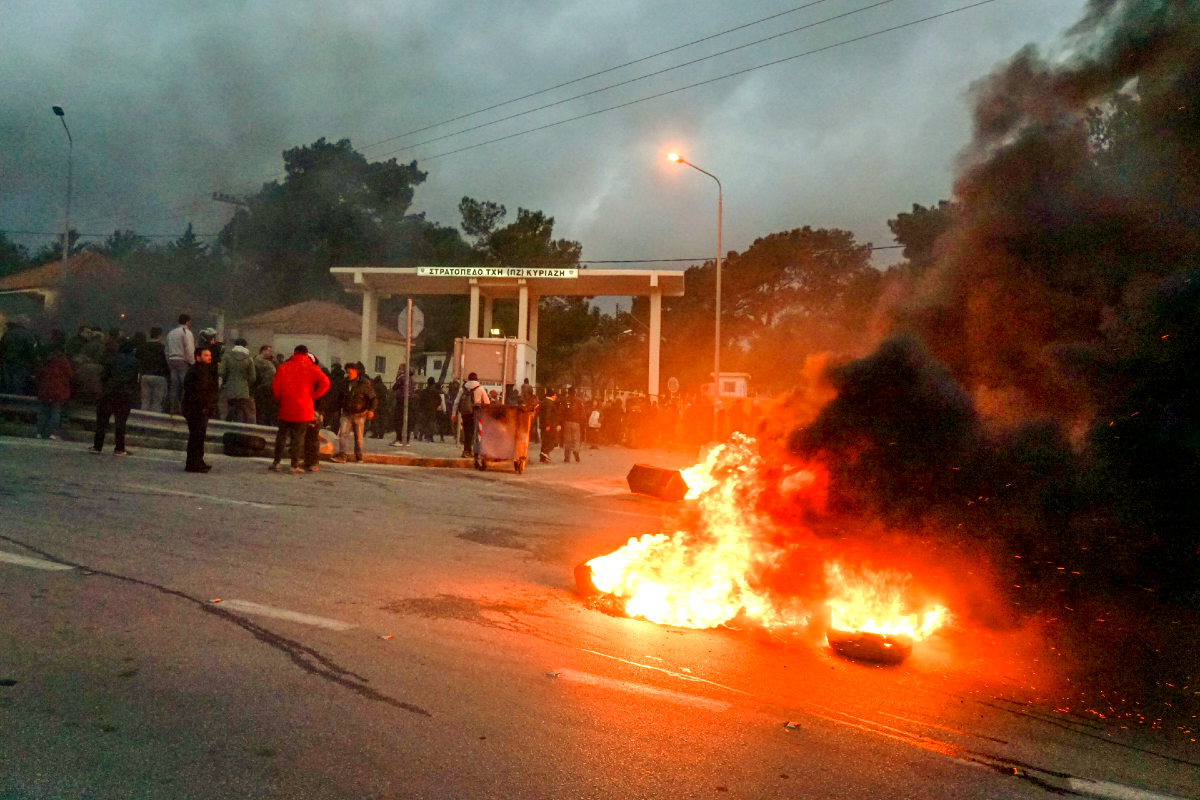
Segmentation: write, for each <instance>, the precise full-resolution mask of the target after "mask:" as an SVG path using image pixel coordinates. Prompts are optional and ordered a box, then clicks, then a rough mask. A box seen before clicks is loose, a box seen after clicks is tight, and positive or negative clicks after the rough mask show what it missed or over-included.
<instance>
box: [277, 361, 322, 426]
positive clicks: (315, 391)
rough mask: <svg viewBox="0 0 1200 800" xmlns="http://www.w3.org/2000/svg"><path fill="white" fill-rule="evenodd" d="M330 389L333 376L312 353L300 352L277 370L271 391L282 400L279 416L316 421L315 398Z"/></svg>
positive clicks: (286, 418) (285, 420) (290, 419)
mask: <svg viewBox="0 0 1200 800" xmlns="http://www.w3.org/2000/svg"><path fill="white" fill-rule="evenodd" d="M327 391H329V378H328V377H326V376H325V373H324V372H322V371H321V368H320V367H318V366H317V365H316V364H314V363H313V362H312V359H310V358H309V357H308V356H306V355H304V354H301V353H297V354H295V355H293V356H292V357H291V358H289V359H288V360H287V361H285V362H283V364H281V365H280V366H279V369H278V370H276V371H275V380H274V381H272V382H271V392H272V393H273V394H274V395H275V399H276V400H277V401H278V402H279V419H281V420H283V421H284V422H312V420H313V416H314V413H315V409H314V407H313V401H314V400H316V399H317V398H318V397H320V396H321V395H323V394H325V392H327Z"/></svg>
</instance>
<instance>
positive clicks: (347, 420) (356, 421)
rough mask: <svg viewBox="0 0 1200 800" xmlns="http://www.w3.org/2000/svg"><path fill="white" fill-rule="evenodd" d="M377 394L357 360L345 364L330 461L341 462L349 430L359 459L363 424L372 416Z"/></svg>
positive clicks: (348, 442)
mask: <svg viewBox="0 0 1200 800" xmlns="http://www.w3.org/2000/svg"><path fill="white" fill-rule="evenodd" d="M378 403H379V398H378V397H377V396H376V395H375V386H374V385H373V384H372V383H371V379H370V378H368V377H367V376H366V370H365V369H363V365H362V364H360V363H354V364H347V365H346V385H345V388H344V389H343V390H342V395H341V406H342V407H341V412H342V416H341V421H340V422H339V423H338V440H337V442H338V446H337V453H335V454H334V456H333V459H332V461H334V463H337V464H345V463H346V456H347V454H348V452H349V450H350V434H351V433H353V434H354V460H355V461H356V462H358V461H362V460H363V428H364V427H365V426H366V424H367V420H369V419H374V417H375V409H376V407H377V405H378Z"/></svg>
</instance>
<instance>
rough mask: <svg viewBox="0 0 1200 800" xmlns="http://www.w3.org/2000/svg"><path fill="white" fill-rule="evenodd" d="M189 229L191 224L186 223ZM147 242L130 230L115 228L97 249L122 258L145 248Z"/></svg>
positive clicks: (112, 256)
mask: <svg viewBox="0 0 1200 800" xmlns="http://www.w3.org/2000/svg"><path fill="white" fill-rule="evenodd" d="M191 229H192V226H191V225H188V231H189V232H190V231H191ZM149 243H150V240H149V239H147V238H146V237H144V236H138V235H137V233H136V232H134V231H132V230H123V231H122V230H115V231H113V232H112V236H109V237H108V238H107V239H105V240H104V243H103V244H102V245H100V247H99V250H100V252H102V253H104V254H105V255H107V256H109V257H111V258H123V257H125V256H127V255H130V254H132V253H136V252H138V251H139V250H145V249H146V247H147V245H149Z"/></svg>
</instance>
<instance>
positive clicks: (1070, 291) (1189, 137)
mask: <svg viewBox="0 0 1200 800" xmlns="http://www.w3.org/2000/svg"><path fill="white" fill-rule="evenodd" d="M1198 18H1200V6H1198V5H1197V4H1196V3H1195V2H1191V3H1179V2H1174V1H1173V0H1158V1H1157V2H1135V3H1114V2H1108V0H1094V2H1092V3H1090V4H1089V6H1088V9H1087V13H1086V15H1085V17H1084V19H1083V21H1081V22H1080V23H1079V24H1078V25H1076V26H1075V27H1074V28H1073V29H1072V31H1071V34H1070V37H1069V38H1068V40H1067V44H1068V47H1069V51H1070V52H1071V53H1072V55H1071V56H1070V57H1069V58H1067V59H1066V60H1065V61H1059V62H1050V61H1047V60H1046V59H1044V58H1043V57H1041V56H1040V55H1039V54H1038V53H1037V52H1036V50H1034V49H1033V48H1031V47H1029V48H1025V49H1023V50H1022V51H1020V52H1019V53H1018V54H1017V55H1016V56H1014V57H1013V59H1012V60H1011V61H1010V62H1009V63H1007V64H1006V65H1004V66H1003V67H1001V68H1000V69H998V70H997V71H995V72H994V73H993V74H992V75H990V76H989V77H987V78H985V79H984V80H981V81H979V82H977V83H976V84H975V86H974V87H973V89H972V96H973V100H974V108H973V118H974V123H975V136H974V140H973V141H972V143H971V145H970V147H969V148H968V149H967V150H966V152H965V153H964V154H963V155H962V157H961V160H960V171H959V176H958V179H957V181H956V183H955V199H956V203H957V206H956V215H955V221H956V224H955V225H954V227H953V229H952V230H951V231H950V232H949V233H947V234H946V235H945V236H944V237H943V238H942V240H941V241H940V242H939V243H938V250H939V254H940V257H939V258H938V261H937V263H936V265H935V266H934V267H933V268H932V269H931V270H930V272H929V273H928V274H926V275H925V276H923V278H922V279H921V280H920V282H919V283H918V284H917V285H916V286H915V289H914V291H913V292H912V293H911V294H909V295H908V296H906V297H905V299H904V301H903V302H901V303H900V304H898V306H897V307H896V308H895V309H894V313H895V319H896V321H897V322H898V323H899V324H900V325H902V326H906V327H909V328H911V329H912V330H915V331H917V332H919V334H920V335H921V337H922V339H923V340H924V341H925V342H926V343H927V344H928V345H929V346H930V348H931V349H932V350H933V352H934V353H935V354H936V356H937V357H938V358H939V359H941V360H942V361H943V362H945V363H946V364H947V365H948V366H949V367H950V369H951V371H952V372H953V374H954V375H955V377H956V378H957V379H958V380H960V381H961V382H962V383H963V384H964V385H965V386H966V387H967V388H968V391H970V392H971V394H972V395H973V396H974V397H975V398H976V399H977V401H978V402H979V403H980V407H981V410H982V411H983V413H984V415H985V416H986V417H988V418H989V419H997V420H999V421H1001V422H1007V423H1011V422H1014V421H1016V420H1018V419H1025V418H1036V417H1038V416H1041V415H1044V414H1050V415H1053V416H1055V417H1057V418H1059V419H1061V420H1063V421H1064V423H1065V424H1067V425H1068V427H1069V428H1073V430H1074V433H1075V434H1077V435H1078V434H1079V433H1081V432H1082V430H1083V429H1084V428H1085V427H1086V423H1087V421H1088V420H1089V419H1090V418H1091V416H1092V415H1093V414H1094V413H1095V407H1094V401H1095V397H1094V395H1095V393H1094V391H1093V387H1089V386H1084V385H1080V384H1079V382H1078V381H1075V380H1073V379H1072V376H1070V375H1067V374H1064V372H1063V369H1062V366H1063V365H1062V363H1061V361H1060V359H1058V358H1057V357H1056V348H1057V349H1061V348H1063V347H1064V346H1069V345H1071V344H1078V343H1094V342H1096V341H1097V340H1098V339H1099V338H1100V336H1101V335H1102V329H1103V327H1104V325H1105V322H1106V320H1110V319H1111V318H1112V317H1113V315H1114V314H1117V315H1119V314H1120V313H1121V307H1122V303H1123V298H1124V292H1125V289H1126V287H1127V286H1128V285H1129V284H1130V282H1131V281H1133V280H1134V279H1137V278H1139V277H1141V276H1158V278H1159V279H1161V277H1163V276H1165V275H1169V274H1171V273H1173V272H1176V271H1178V270H1181V269H1188V268H1192V267H1194V266H1195V265H1196V264H1197V263H1200V262H1198V261H1197V259H1198V254H1200V217H1198V216H1197V212H1196V209H1197V207H1198V205H1200V204H1198V202H1197V201H1198V200H1200V191H1197V189H1198V188H1200V185H1198V184H1197V183H1196V178H1195V177H1194V176H1195V174H1196V165H1197V135H1196V134H1197V121H1198V119H1200V108H1198V103H1197V100H1198V98H1200V92H1198V91H1197V86H1198V84H1197V81H1196V76H1197V70H1198V69H1200V61H1198V55H1200V27H1198ZM1122 91H1124V92H1132V93H1134V95H1135V96H1136V97H1137V98H1138V100H1139V102H1138V104H1137V112H1136V113H1137V117H1138V122H1137V126H1136V129H1135V130H1133V131H1131V132H1128V133H1127V134H1126V136H1127V137H1128V139H1130V141H1127V142H1124V144H1125V145H1127V146H1128V148H1129V150H1130V152H1131V155H1130V157H1129V158H1127V159H1126V160H1125V161H1124V162H1123V163H1115V164H1102V163H1099V162H1098V159H1097V158H1096V153H1095V151H1094V147H1093V145H1094V142H1093V141H1091V140H1090V139H1089V130H1088V126H1087V115H1088V112H1089V110H1091V109H1094V108H1097V107H1100V106H1102V104H1103V103H1105V102H1106V101H1111V100H1112V98H1113V97H1114V96H1115V94H1116V93H1118V92H1122Z"/></svg>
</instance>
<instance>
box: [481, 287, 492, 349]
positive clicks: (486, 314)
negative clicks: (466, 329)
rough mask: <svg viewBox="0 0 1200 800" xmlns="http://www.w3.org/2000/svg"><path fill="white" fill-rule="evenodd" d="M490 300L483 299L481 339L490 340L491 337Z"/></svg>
mask: <svg viewBox="0 0 1200 800" xmlns="http://www.w3.org/2000/svg"><path fill="white" fill-rule="evenodd" d="M492 303H493V301H492V298H490V297H484V298H483V338H485V339H490V338H491V336H492Z"/></svg>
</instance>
